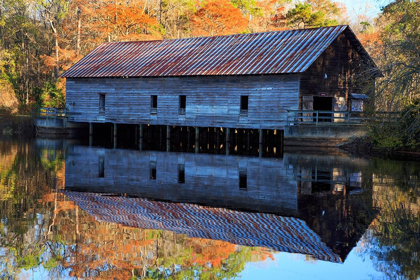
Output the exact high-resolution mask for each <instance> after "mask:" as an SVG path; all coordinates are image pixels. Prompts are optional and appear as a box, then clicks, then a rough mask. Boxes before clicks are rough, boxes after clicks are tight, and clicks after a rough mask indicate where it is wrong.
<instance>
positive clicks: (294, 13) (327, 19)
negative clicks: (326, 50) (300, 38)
mask: <svg viewBox="0 0 420 280" xmlns="http://www.w3.org/2000/svg"><path fill="white" fill-rule="evenodd" d="M321 2H322V3H321ZM316 7H318V8H319V9H317V8H316ZM338 13H339V9H338V8H337V7H336V6H335V4H334V3H332V2H330V1H322V0H320V1H310V0H307V2H304V3H298V4H296V6H295V7H294V8H293V9H291V10H290V11H289V12H288V13H287V14H286V18H287V19H288V20H289V25H290V26H292V27H294V28H308V27H311V28H312V27H322V26H332V25H337V24H338V21H337V20H336V19H334V18H331V15H337V14H338Z"/></svg>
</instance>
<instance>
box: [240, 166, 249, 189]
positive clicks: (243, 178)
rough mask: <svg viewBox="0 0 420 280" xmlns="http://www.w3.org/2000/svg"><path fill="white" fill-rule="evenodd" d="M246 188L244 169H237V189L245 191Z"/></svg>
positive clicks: (246, 181)
mask: <svg viewBox="0 0 420 280" xmlns="http://www.w3.org/2000/svg"><path fill="white" fill-rule="evenodd" d="M247 188H248V180H247V174H246V170H239V189H240V190H244V191H246V189H247Z"/></svg>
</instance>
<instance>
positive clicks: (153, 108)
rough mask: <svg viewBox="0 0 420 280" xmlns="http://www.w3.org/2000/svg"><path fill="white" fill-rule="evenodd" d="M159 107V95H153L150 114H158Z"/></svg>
mask: <svg viewBox="0 0 420 280" xmlns="http://www.w3.org/2000/svg"><path fill="white" fill-rule="evenodd" d="M157 106H158V101H157V95H152V96H151V97H150V112H151V113H157Z"/></svg>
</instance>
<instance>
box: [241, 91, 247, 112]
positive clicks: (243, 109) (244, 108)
mask: <svg viewBox="0 0 420 280" xmlns="http://www.w3.org/2000/svg"><path fill="white" fill-rule="evenodd" d="M246 112H248V95H241V113H246Z"/></svg>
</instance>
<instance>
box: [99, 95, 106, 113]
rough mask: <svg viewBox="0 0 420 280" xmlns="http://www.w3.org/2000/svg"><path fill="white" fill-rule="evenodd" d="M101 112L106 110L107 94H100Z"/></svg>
mask: <svg viewBox="0 0 420 280" xmlns="http://www.w3.org/2000/svg"><path fill="white" fill-rule="evenodd" d="M99 112H105V94H99Z"/></svg>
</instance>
